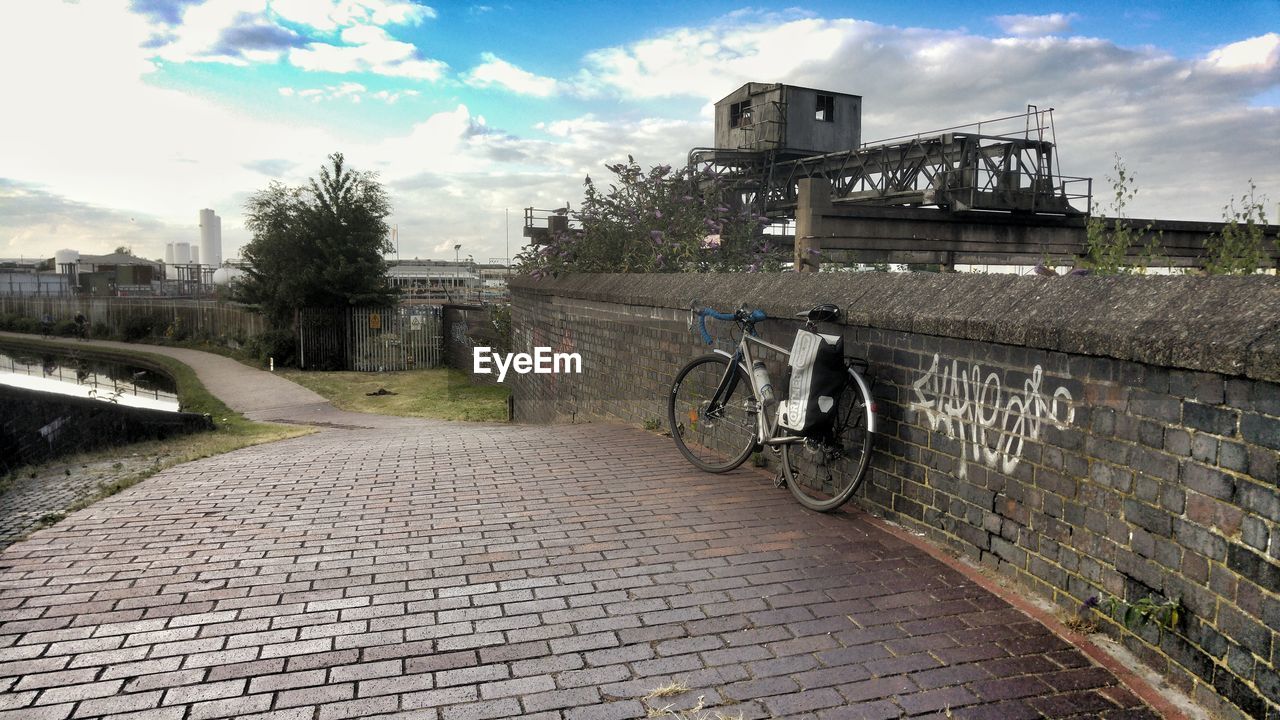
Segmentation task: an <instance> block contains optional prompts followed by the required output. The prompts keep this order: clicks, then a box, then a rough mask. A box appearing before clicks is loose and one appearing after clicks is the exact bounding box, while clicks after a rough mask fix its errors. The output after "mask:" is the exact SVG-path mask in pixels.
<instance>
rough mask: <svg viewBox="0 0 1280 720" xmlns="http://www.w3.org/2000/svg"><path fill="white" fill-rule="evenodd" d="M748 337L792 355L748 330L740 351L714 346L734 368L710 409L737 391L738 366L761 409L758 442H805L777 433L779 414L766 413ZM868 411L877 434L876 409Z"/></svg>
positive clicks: (863, 386)
mask: <svg viewBox="0 0 1280 720" xmlns="http://www.w3.org/2000/svg"><path fill="white" fill-rule="evenodd" d="M748 340H750V341H751V342H754V343H756V344H758V345H762V346H764V347H766V348H768V349H769V350H772V351H774V352H776V353H779V354H781V355H782V356H783V357H784V358H788V359H790V357H791V351H790V350H788V349H786V348H784V347H780V346H778V345H774V344H773V343H771V342H768V341H767V340H762V339H760V337H759V336H757V335H754V334H751V333H748V332H743V333H742V337H741V338H740V339H739V340H738V350H737V352H734V353H730V352H728V351H726V350H721V349H719V348H713V349H712V352H714V353H715V354H717V355H723V356H724V357H726V358H729V368H730V370H729V371H728V372H726V373H725V376H724V377H723V378H721V379H720V384H719V386H717V387H716V392H715V395H713V396H712V398H711V407H710V408H708V411H709V412H710V411H713V410H715V409H718V408H719V407H721V405H722V401H721V398H723V397H727V396H728V395H729V394H730V393H731V392H732V391H733V389H734V387H735V385H736V383H737V378H738V374H737V373H736V372H733V369H734V367H735V366H737V367H739V368H741V369H742V371H743V373H744V374H745V375H746V376H747V378H748V380H749V381H750V383H751V395H752V397H754V398H755V401H756V406H757V408H758V411H757V412H756V441H757V442H758V443H760V444H761V445H766V446H771V445H788V444H790V443H802V442H804V441H805V438H804V437H803V436H801V435H780V436H777V437H775V436H774V433H776V432H777V430H778V422H777V417H776V413H770V412H766V410H767V407H766V405H765V402H764V397H763V395H762V393H761V389H760V387H759V385H757V384H756V374H755V373H754V372H752V371H751V369H752V367H753V366H754V365H755V359H754V358H753V357H752V356H751V344H750V343H748V342H747V341H748ZM850 374H851V375H853V378H854V380H855V381H856V382H857V383H858V385H859V386H860V387H861V389H862V392H863V393H864V396H865V397H871V388H870V387H869V386H868V385H867V381H866V380H865V379H864V378H863V377H862V374H861V373H859V372H856V371H854V370H853V369H852V368H850ZM866 414H867V418H866V420H867V429H868V431H869V432H872V433H874V432H875V430H876V416H875V408H874V407H872V406H871V405H868V406H867V408H866Z"/></svg>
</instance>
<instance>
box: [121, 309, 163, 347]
mask: <svg viewBox="0 0 1280 720" xmlns="http://www.w3.org/2000/svg"><path fill="white" fill-rule="evenodd" d="M166 326H167V323H165V322H164V321H163V320H160V319H159V318H156V317H154V316H152V315H130V316H129V317H127V318H125V321H124V325H123V326H122V327H121V328H120V334H121V335H123V336H124V339H125V342H137V341H138V340H142V339H143V338H147V337H151V335H152V334H153V333H155V331H156V328H157V327H159V328H164V327H166Z"/></svg>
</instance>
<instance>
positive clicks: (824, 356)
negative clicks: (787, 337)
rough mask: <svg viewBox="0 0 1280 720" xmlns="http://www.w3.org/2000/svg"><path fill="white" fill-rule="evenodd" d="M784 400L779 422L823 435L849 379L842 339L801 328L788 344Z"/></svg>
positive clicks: (804, 432)
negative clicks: (789, 354)
mask: <svg viewBox="0 0 1280 720" xmlns="http://www.w3.org/2000/svg"><path fill="white" fill-rule="evenodd" d="M788 365H789V366H790V373H791V380H790V382H789V383H788V386H787V399H786V401H785V402H783V403H782V404H781V405H779V407H778V424H780V425H781V426H782V427H784V428H787V429H788V430H792V431H794V432H795V433H797V434H799V435H803V436H805V437H824V436H826V435H828V434H830V432H831V428H832V426H833V425H834V423H835V419H836V403H837V401H838V400H839V398H840V392H841V391H842V390H844V384H845V381H846V379H847V378H848V372H846V371H845V367H844V338H843V337H841V336H839V335H822V334H820V333H815V332H810V331H808V330H805V329H801V330H799V331H798V332H797V333H796V341H795V344H793V345H792V346H791V360H790V362H789V363H788Z"/></svg>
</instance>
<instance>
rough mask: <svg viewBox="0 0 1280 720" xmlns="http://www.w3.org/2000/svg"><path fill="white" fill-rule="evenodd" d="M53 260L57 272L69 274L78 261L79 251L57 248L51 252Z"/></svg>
mask: <svg viewBox="0 0 1280 720" xmlns="http://www.w3.org/2000/svg"><path fill="white" fill-rule="evenodd" d="M53 262H54V266H55V267H57V269H58V272H60V273H63V274H64V275H70V274H71V273H73V272H75V271H76V264H77V263H79V262H80V251H79V250H59V251H57V252H55V253H54V254H53Z"/></svg>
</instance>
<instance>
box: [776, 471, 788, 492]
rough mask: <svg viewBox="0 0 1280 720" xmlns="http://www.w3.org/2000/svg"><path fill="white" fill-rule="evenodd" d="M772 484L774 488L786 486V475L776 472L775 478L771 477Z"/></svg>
mask: <svg viewBox="0 0 1280 720" xmlns="http://www.w3.org/2000/svg"><path fill="white" fill-rule="evenodd" d="M773 486H774V487H776V488H783V487H786V486H787V476H786V475H783V474H782V473H778V475H777V477H775V478H774V479H773Z"/></svg>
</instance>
